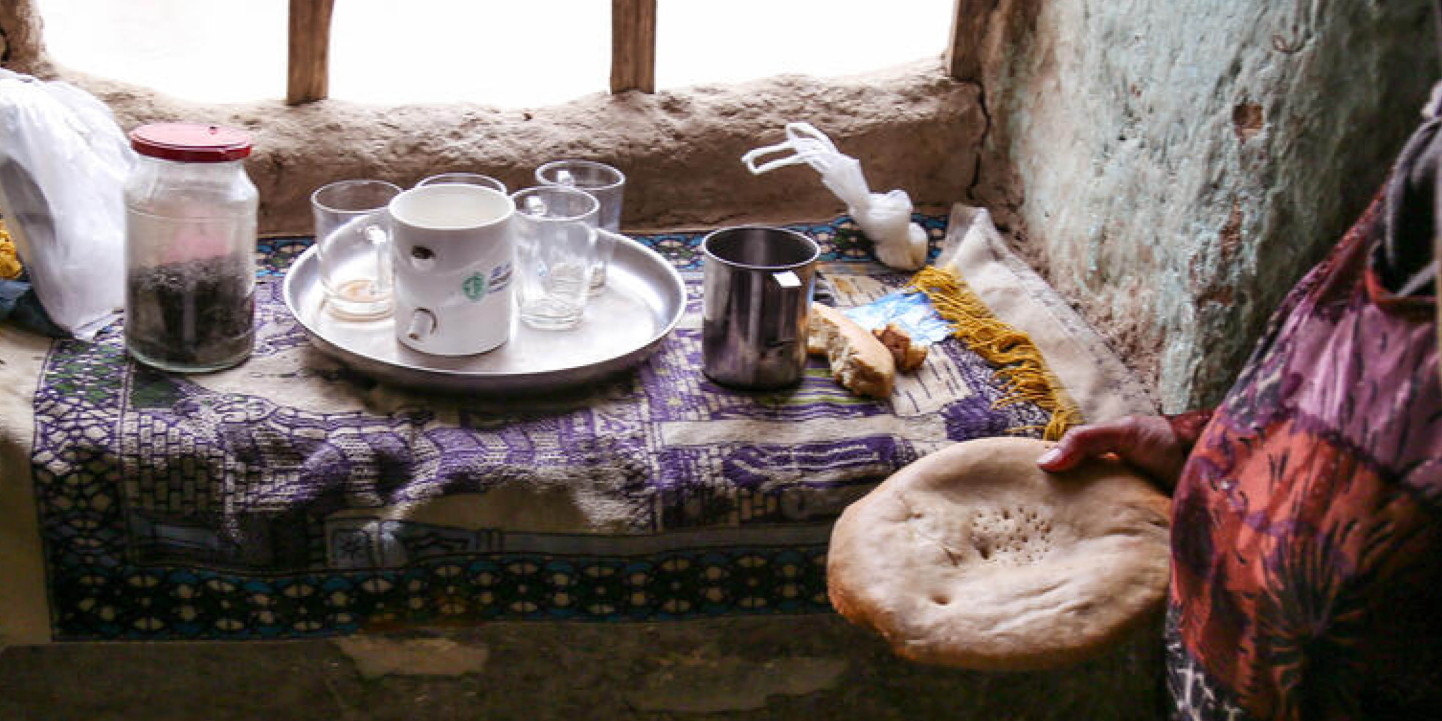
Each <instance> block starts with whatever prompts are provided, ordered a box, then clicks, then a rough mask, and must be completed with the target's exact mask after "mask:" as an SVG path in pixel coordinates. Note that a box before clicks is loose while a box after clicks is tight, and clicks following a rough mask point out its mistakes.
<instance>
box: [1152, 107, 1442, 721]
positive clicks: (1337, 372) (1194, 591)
mask: <svg viewBox="0 0 1442 721" xmlns="http://www.w3.org/2000/svg"><path fill="white" fill-rule="evenodd" d="M1426 128H1427V126H1424V130H1425V129H1426ZM1436 131H1437V125H1436V122H1435V121H1434V122H1433V123H1432V124H1431V131H1430V134H1428V135H1427V136H1426V137H1425V138H1422V140H1421V141H1419V140H1418V138H1417V137H1414V140H1413V142H1412V143H1411V144H1409V146H1408V147H1409V149H1410V151H1404V156H1403V161H1402V162H1400V163H1399V165H1398V167H1397V168H1396V169H1395V170H1394V175H1393V178H1394V179H1393V181H1392V188H1391V189H1389V191H1388V192H1387V193H1384V194H1383V196H1382V197H1379V198H1378V200H1377V201H1375V202H1374V203H1373V204H1372V206H1371V208H1369V209H1368V210H1367V211H1366V213H1365V214H1364V215H1363V217H1362V218H1361V219H1360V220H1359V221H1358V222H1357V224H1356V225H1355V226H1353V228H1352V229H1351V230H1350V231H1349V232H1348V233H1347V234H1346V236H1345V237H1344V238H1343V239H1342V241H1341V242H1340V243H1339V244H1338V245H1337V247H1336V248H1335V249H1334V250H1333V251H1332V253H1331V255H1330V256H1329V257H1328V258H1326V259H1325V260H1324V261H1323V262H1322V263H1321V264H1320V265H1319V266H1317V267H1316V268H1314V269H1313V270H1312V271H1311V272H1310V273H1309V274H1308V275H1307V276H1306V277H1305V278H1304V279H1303V280H1302V281H1301V283H1300V284H1299V285H1298V286H1297V287H1296V288H1295V289H1294V290H1293V291H1292V292H1291V294H1290V295H1289V296H1288V297H1287V299H1286V300H1285V301H1284V303H1283V305H1282V306H1281V308H1280V309H1279V310H1278V311H1277V313H1276V314H1275V315H1274V316H1273V318H1272V320H1271V323H1270V326H1269V327H1268V329H1267V331H1266V333H1265V334H1264V336H1263V338H1262V341H1261V343H1260V344H1259V346H1258V348H1257V350H1256V351H1255V352H1254V354H1253V356H1252V358H1251V359H1250V360H1249V361H1248V363H1247V365H1246V368H1245V370H1244V371H1243V373H1242V375H1241V377H1240V378H1239V379H1238V381H1237V383H1236V385H1235V386H1234V387H1233V388H1232V390H1231V392H1230V393H1229V394H1228V396H1227V398H1226V400H1225V401H1224V402H1223V404H1222V405H1221V406H1220V407H1218V408H1217V409H1216V410H1215V412H1214V413H1212V414H1211V416H1210V420H1209V422H1207V423H1206V424H1205V425H1204V426H1201V425H1200V424H1198V425H1197V426H1196V427H1198V428H1200V435H1199V436H1198V437H1196V438H1195V445H1194V446H1193V448H1192V452H1191V455H1190V456H1189V459H1188V462H1187V464H1186V467H1185V469H1184V470H1183V472H1182V477H1181V480H1180V481H1179V483H1178V486H1177V489H1176V492H1175V495H1174V500H1173V540H1172V560H1173V564H1172V565H1173V570H1172V581H1171V588H1170V594H1169V609H1168V616H1167V628H1166V630H1167V655H1168V685H1169V686H1170V690H1171V693H1172V697H1173V700H1174V702H1175V710H1174V718H1179V719H1228V720H1242V719H1344V718H1378V719H1393V718H1395V719H1442V379H1439V375H1438V350H1437V343H1438V341H1437V329H1436V323H1437V321H1436V317H1437V316H1436V309H1435V304H1436V292H1435V285H1436V284H1435V281H1434V282H1432V283H1430V284H1428V285H1430V286H1431V288H1428V289H1424V292H1422V293H1415V292H1414V293H1412V294H1411V295H1408V296H1402V295H1399V294H1397V293H1395V292H1394V290H1393V289H1392V288H1390V287H1389V283H1388V282H1387V276H1388V275H1389V274H1390V275H1393V276H1395V275H1396V273H1390V272H1389V265H1388V263H1389V262H1390V261H1389V258H1391V257H1393V256H1396V255H1397V254H1396V253H1392V252H1391V251H1392V250H1393V249H1395V248H1396V247H1400V246H1399V243H1400V244H1404V245H1405V246H1406V247H1408V248H1411V249H1412V251H1415V250H1416V249H1417V248H1419V247H1421V248H1430V247H1431V246H1430V243H1431V238H1430V237H1414V238H1394V237H1392V235H1391V234H1392V233H1393V231H1400V229H1402V228H1404V226H1405V224H1402V223H1398V222H1396V220H1395V219H1396V218H1398V217H1400V215H1399V212H1398V211H1399V208H1397V207H1394V206H1395V205H1396V204H1397V203H1399V202H1418V201H1416V200H1415V199H1414V200H1406V199H1405V198H1403V197H1402V196H1404V195H1406V194H1405V193H1399V192H1397V191H1396V187H1397V184H1398V183H1402V182H1407V179H1408V178H1409V177H1413V176H1415V173H1411V170H1412V168H1413V167H1414V165H1413V161H1414V160H1415V158H1416V157H1420V155H1421V153H1422V152H1423V150H1424V147H1426V146H1431V145H1433V144H1434V143H1433V142H1432V141H1434V140H1438V139H1437V138H1436V137H1435V136H1436V135H1437V132H1436ZM1421 132H1422V131H1419V134H1420V133H1421ZM1435 145H1437V147H1439V148H1442V140H1439V141H1438V142H1437V143H1435ZM1408 152H1411V153H1412V155H1410V156H1409V155H1408ZM1431 187H1432V186H1431V185H1428V186H1427V190H1428V192H1427V193H1425V194H1423V195H1426V196H1431V192H1430V191H1431ZM1413 195H1417V194H1416V193H1414V194H1413ZM1425 203H1426V206H1427V207H1426V208H1425V209H1424V210H1425V211H1426V218H1425V220H1426V221H1427V222H1425V223H1422V224H1421V227H1426V228H1428V229H1430V227H1431V218H1432V215H1431V206H1432V198H1431V197H1427V198H1425ZM1414 216H1415V214H1414ZM1407 232H1416V231H1407ZM1419 244H1421V245H1419ZM1404 255H1405V254H1404ZM1412 255H1413V256H1417V253H1416V252H1412ZM1430 255H1431V253H1430V250H1427V251H1425V252H1424V253H1423V254H1422V256H1421V257H1422V259H1423V260H1424V261H1425V260H1428V259H1430ZM1412 262H1413V263H1414V264H1415V262H1416V261H1415V260H1413V261H1412ZM1418 277H1419V278H1420V276H1418ZM1174 427H1176V428H1185V427H1186V424H1185V423H1180V424H1177V423H1174Z"/></svg>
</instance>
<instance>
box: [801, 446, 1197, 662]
mask: <svg viewBox="0 0 1442 721" xmlns="http://www.w3.org/2000/svg"><path fill="white" fill-rule="evenodd" d="M1051 445H1052V444H1050V443H1046V442H1043V441H1037V440H1032V439H1022V438H988V439H979V440H973V441H965V442H962V443H958V444H955V445H953V446H949V447H947V448H945V449H943V450H941V451H938V452H936V453H933V454H931V455H929V456H926V457H925V458H922V459H921V460H918V461H916V462H915V463H912V464H911V465H909V466H907V467H905V468H903V469H902V470H900V471H898V472H897V473H895V474H893V475H892V476H891V477H890V478H888V479H887V480H886V481H885V482H883V483H882V484H881V485H880V486H878V487H877V488H876V489H875V490H873V491H872V492H871V493H869V494H867V495H866V496H865V497H864V498H862V499H860V500H859V501H857V502H856V503H853V504H852V505H851V506H849V507H848V508H847V509H846V510H845V512H843V513H842V515H841V518H840V519H838V521H837V523H836V525H835V527H834V528H833V531H832V536H831V547H830V551H829V553H828V556H827V589H828V592H829V595H830V598H831V602H832V605H833V606H834V607H835V608H836V610H837V611H838V612H839V613H841V614H842V615H843V616H845V617H846V618H847V619H849V620H850V621H852V622H853V623H855V624H857V625H859V626H862V627H865V628H870V629H872V630H874V631H876V632H877V633H879V634H880V635H881V636H882V637H884V638H885V639H886V640H887V641H888V643H890V645H891V647H892V649H893V650H894V651H895V652H896V653H897V654H899V655H901V656H903V657H906V658H910V659H913V660H916V661H919V662H922V663H928V664H937V665H946V666H958V667H963V668H970V669H978V670H989V671H1013V670H1038V669H1046V668H1055V667H1060V666H1066V665H1070V664H1073V663H1076V662H1079V661H1082V660H1085V659H1088V658H1092V657H1094V656H1097V655H1099V654H1101V653H1103V652H1105V651H1106V650H1107V649H1109V648H1111V647H1112V646H1114V645H1115V644H1117V643H1118V642H1119V641H1121V640H1122V638H1123V637H1124V636H1125V635H1126V634H1127V633H1129V632H1130V631H1131V629H1133V628H1134V627H1136V626H1137V625H1138V624H1140V623H1143V622H1145V621H1146V620H1147V619H1149V618H1155V617H1156V614H1157V613H1159V612H1160V610H1161V608H1162V603H1163V599H1164V598H1165V593H1166V586H1167V580H1168V572H1169V544H1168V536H1169V530H1170V515H1169V514H1170V501H1169V499H1168V498H1167V497H1166V496H1164V495H1162V494H1161V493H1160V492H1158V491H1157V490H1155V489H1154V488H1152V487H1151V486H1150V484H1149V483H1148V482H1147V481H1146V480H1145V479H1144V478H1143V477H1142V476H1141V475H1140V474H1138V473H1135V472H1133V471H1131V470H1129V469H1127V468H1126V467H1124V466H1122V465H1120V464H1117V463H1108V462H1102V461H1098V462H1095V463H1091V464H1088V465H1086V466H1084V467H1082V468H1080V469H1077V470H1075V471H1071V472H1068V473H1065V474H1059V475H1057V474H1049V473H1046V472H1044V471H1042V470H1040V469H1039V468H1037V467H1036V459H1037V457H1038V456H1040V455H1041V453H1042V452H1043V451H1045V450H1046V449H1047V448H1049V447H1050V446H1051Z"/></svg>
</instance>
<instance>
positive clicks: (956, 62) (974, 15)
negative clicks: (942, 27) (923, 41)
mask: <svg viewBox="0 0 1442 721" xmlns="http://www.w3.org/2000/svg"><path fill="white" fill-rule="evenodd" d="M996 4H997V3H996V0H956V12H955V13H954V14H953V15H952V18H951V42H950V43H948V44H947V46H946V74H947V75H950V76H951V77H952V79H953V80H981V44H982V43H983V42H985V40H986V29H987V23H988V22H989V21H990V19H991V11H992V10H993V9H995V7H996Z"/></svg>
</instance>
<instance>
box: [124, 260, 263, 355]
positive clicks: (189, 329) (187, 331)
mask: <svg viewBox="0 0 1442 721" xmlns="http://www.w3.org/2000/svg"><path fill="white" fill-rule="evenodd" d="M248 260H249V259H245V258H238V257H236V256H234V255H223V256H216V257H213V258H207V259H201V260H188V261H183V262H179V263H170V264H166V265H159V266H153V267H142V268H132V269H131V271H130V274H129V279H128V280H129V282H128V283H127V295H126V323H125V341H126V345H127V346H128V347H129V349H130V352H131V353H132V354H134V355H135V356H136V357H137V359H139V360H141V361H143V362H145V363H147V364H149V365H152V366H157V367H160V368H166V369H169V370H179V371H190V370H210V369H216V368H222V367H226V366H229V365H234V364H235V363H237V362H239V361H240V360H243V359H244V358H245V357H246V356H248V355H249V354H250V349H251V346H252V343H253V342H254V340H255V327H254V317H255V280H254V278H255V276H254V270H253V269H252V268H251V267H250V264H249V262H248Z"/></svg>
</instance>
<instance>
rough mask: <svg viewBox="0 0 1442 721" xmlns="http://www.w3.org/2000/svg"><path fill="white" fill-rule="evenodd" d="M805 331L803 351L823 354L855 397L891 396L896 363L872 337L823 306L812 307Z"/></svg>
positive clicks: (854, 322)
mask: <svg viewBox="0 0 1442 721" xmlns="http://www.w3.org/2000/svg"><path fill="white" fill-rule="evenodd" d="M808 329H809V330H808V334H807V339H806V350H807V351H808V352H810V353H825V354H826V359H827V362H828V363H829V364H830V366H831V377H832V378H834V379H835V380H836V382H837V383H840V384H841V385H842V386H843V387H845V388H846V389H847V390H849V391H851V392H852V393H855V394H857V395H862V396H869V397H872V398H881V399H886V398H890V397H891V390H892V388H893V387H894V386H895V384H896V361H895V359H894V358H892V355H891V351H889V350H887V349H886V346H884V345H882V344H881V341H879V340H877V339H876V337H875V336H873V335H872V334H871V333H869V332H867V331H866V329H865V328H862V327H861V326H860V325H857V323H856V321H853V320H851V319H850V318H847V317H846V316H845V315H844V314H843V313H842V312H841V311H839V310H836V309H835V308H832V307H831V306H829V305H826V304H824V303H812V304H811V318H810V321H809V323H808Z"/></svg>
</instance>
